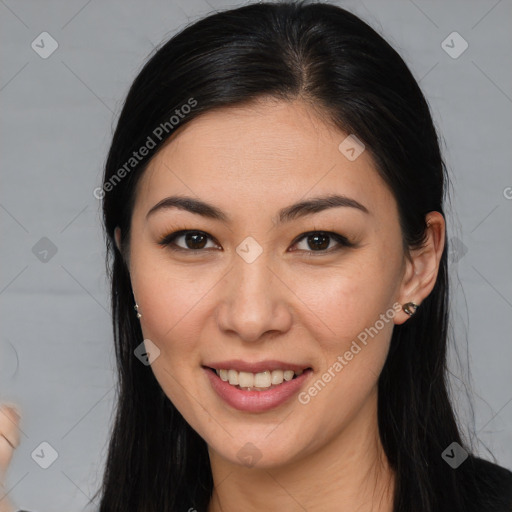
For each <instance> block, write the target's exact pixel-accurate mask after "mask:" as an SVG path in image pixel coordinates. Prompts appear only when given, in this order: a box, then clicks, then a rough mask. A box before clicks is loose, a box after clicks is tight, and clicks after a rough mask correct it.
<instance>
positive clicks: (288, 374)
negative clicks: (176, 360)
mask: <svg viewBox="0 0 512 512" xmlns="http://www.w3.org/2000/svg"><path fill="white" fill-rule="evenodd" d="M293 375H294V371H293V370H285V372H284V375H283V376H284V380H292V379H293Z"/></svg>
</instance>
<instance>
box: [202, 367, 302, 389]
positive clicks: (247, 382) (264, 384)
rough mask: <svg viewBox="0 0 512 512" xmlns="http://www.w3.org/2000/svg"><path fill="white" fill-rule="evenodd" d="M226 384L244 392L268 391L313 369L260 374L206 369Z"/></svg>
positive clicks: (278, 370) (267, 371) (263, 372)
mask: <svg viewBox="0 0 512 512" xmlns="http://www.w3.org/2000/svg"><path fill="white" fill-rule="evenodd" d="M206 368H208V369H209V370H211V371H212V372H214V373H215V374H217V376H218V377H219V378H220V379H221V380H222V381H224V382H226V383H228V384H230V385H231V386H233V387H234V388H236V389H241V390H244V391H267V390H270V389H273V388H276V387H278V386H280V385H281V384H282V383H283V382H289V381H291V380H294V379H296V378H297V377H299V376H300V375H302V374H303V373H304V372H306V371H309V370H311V368H309V367H308V368H304V369H303V370H295V371H294V370H280V369H277V370H272V371H270V370H265V371H262V372H258V373H252V372H244V371H240V372H239V371H237V370H234V369H231V368H230V369H225V368H221V369H215V368H211V367H206Z"/></svg>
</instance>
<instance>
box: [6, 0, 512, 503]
mask: <svg viewBox="0 0 512 512" xmlns="http://www.w3.org/2000/svg"><path fill="white" fill-rule="evenodd" d="M239 5H242V3H235V2H222V1H220V0H219V1H215V0H209V4H208V3H206V2H205V1H203V0H172V1H163V0H159V1H151V2H143V1H134V0H130V1H125V2H121V1H114V0H108V1H104V2H100V1H99V0H89V1H86V0H72V1H67V2H64V1H62V0H61V1H44V2H43V1H41V0H33V1H27V0H18V1H15V0H0V49H1V50H0V51H1V52H2V55H1V63H2V65H1V77H0V101H1V112H2V116H1V130H2V132H1V163H2V175H1V179H2V181H1V190H0V221H1V240H2V244H1V267H0V301H1V304H0V315H1V324H0V325H1V334H0V361H1V366H0V401H8V402H14V403H16V404H18V405H19V406H20V407H21V410H22V413H23V417H22V424H21V426H22V431H23V432H22V443H21V445H20V447H19V448H18V450H17V451H16V454H15V457H14V460H13V463H12V465H11V470H10V473H9V478H8V488H13V490H12V491H11V496H12V497H13V499H14V500H15V501H16V502H17V504H18V505H19V506H22V507H26V508H29V509H30V508H31V509H34V510H38V511H42V512H44V511H55V512H64V511H65V512H69V511H79V510H83V508H84V505H85V503H86V502H87V497H88V496H92V494H93V492H94V491H95V490H96V488H97V485H99V482H100V478H101V474H102V470H103V464H104V458H105V455H106V443H107V433H108V426H109V422H110V421H111V411H112V407H113V399H114V382H115V380H114V379H115V376H114V373H113V364H114V358H113V345H112V339H111V332H110V331H111V327H110V314H109V302H108V300H109V299H108V288H107V282H106V278H105V272H104V248H103V239H102V233H101V229H100V215H99V207H100V202H99V201H98V200H97V199H95V197H94V196H93V190H94V188H95V187H97V186H98V185H99V184H100V179H101V178H100V177H101V171H102V165H103V162H104V159H105V156H106V152H107V149H108V146H109V143H110V137H111V134H112V127H113V125H114V120H115V119H116V117H117V114H118V113H119V110H120V106H121V102H122V100H123V99H124V96H125V94H126V92H127V90H128V87H129V85H130V84H131V82H132V80H133V79H134V78H135V75H136V72H137V71H138V70H139V69H140V67H141V66H142V64H143V62H144V61H145V59H146V57H147V55H148V54H149V53H150V51H151V50H152V49H153V46H154V45H156V44H158V43H160V41H161V40H162V39H164V38H168V37H169V36H170V35H172V34H173V33H175V32H176V31H177V30H179V29H180V28H183V27H184V26H185V25H186V24H187V23H188V22H189V21H192V20H195V19H197V17H198V16H201V15H205V14H207V13H208V12H211V11H212V10H215V9H223V8H227V7H231V6H239ZM338 5H341V6H344V7H346V8H348V9H349V10H351V11H352V12H354V13H356V14H358V15H359V16H361V17H362V18H363V19H364V20H365V21H367V22H368V23H369V24H370V25H371V26H373V27H374V28H375V29H376V30H377V31H379V32H380V33H381V34H383V35H384V37H385V38H386V39H387V40H388V41H389V42H390V43H391V44H392V45H393V46H394V47H395V48H396V49H397V50H398V51H399V53H400V54H401V55H402V57H403V58H404V60H405V61H406V62H407V64H408V65H409V66H410V68H411V70H412V72H413V74H414V75H415V77H416V78H417V79H418V80H419V81H420V86H421V87H422V89H423V91H424V93H425V95H426V97H427V100H428V101H429V103H430V105H431V108H432V112H433V115H434V117H435V121H436V124H437V126H438V128H439V130H440V132H441V135H442V138H443V140H444V143H443V144H444V147H443V150H444V155H445V159H446V162H447V165H448V168H449V170H450V172H451V175H452V180H453V185H454V186H453V196H452V205H453V211H452V210H450V211H449V212H448V213H449V237H450V238H452V242H453V241H454V240H453V237H456V239H457V240H456V241H455V244H454V245H456V246H457V249H456V250H455V251H454V252H452V254H451V259H452V263H453V265H452V283H453V288H452V289H453V292H454V305H453V309H454V311H453V330H454V333H455V335H456V338H457V346H458V353H459V357H458V358H457V357H451V368H452V372H453V374H454V379H453V386H454V391H455V393H456V396H457V404H458V408H459V413H460V416H461V419H462V420H463V421H466V420H472V421H474V429H475V431H476V432H477V433H478V440H476V439H475V440H474V441H475V449H476V450H477V451H478V452H479V453H480V454H481V455H483V456H485V457H488V454H487V452H486V449H485V447H488V448H489V449H490V450H492V452H493V453H494V454H495V456H496V458H497V461H498V462H499V463H500V464H502V465H504V466H506V467H508V468H510V469H512V372H511V370H510V366H511V363H512V344H511V343H510V341H511V335H510V333H511V331H512V268H511V262H512V258H511V257H510V256H511V254H512V215H511V213H512V200H511V199H508V198H510V197H512V189H510V188H507V187H512V173H511V161H512V144H511V143H512V115H511V114H512V79H511V78H512V66H511V65H510V55H511V49H512V35H511V31H510V26H511V21H512V2H511V1H510V0H501V1H496V0H492V1H491V0H489V1H487V0H480V1H476V0H473V1H467V0H460V1H453V0H451V1H441V0H440V1H420V0H416V1H415V2H412V1H407V0H403V1H396V0H395V1H386V2H383V1H382V0H380V1H379V0H365V1H364V2H353V1H352V2H338ZM44 31H46V32H48V33H50V34H51V36H52V37H53V38H54V39H55V40H56V41H57V42H58V45H59V46H58V49H57V50H56V51H55V52H54V53H53V54H52V55H51V56H50V57H49V58H47V59H43V58H41V57H40V56H39V54H38V53H36V52H35V51H34V50H33V49H32V48H31V43H32V41H34V40H36V42H37V41H40V38H38V36H39V34H41V33H42V32H44ZM453 31H457V32H458V33H459V34H460V35H461V36H462V37H463V38H464V39H465V40H466V41H467V43H468V44H469V47H468V48H467V50H466V51H465V52H464V53H462V54H461V55H460V56H459V57H458V58H452V57H451V56H450V55H449V54H448V53H447V52H446V51H445V50H444V49H443V47H442V42H443V41H444V40H445V39H446V38H447V36H448V35H449V34H451V33H452V32H453ZM447 41H448V42H447V43H445V44H449V45H450V46H453V47H454V48H453V49H452V50H451V51H452V52H453V51H457V50H460V48H461V46H460V43H461V41H460V40H459V41H457V40H454V42H453V43H451V42H450V39H448V40H447ZM46 48H48V44H47V45H46ZM507 197H508V198H507ZM453 212H456V213H453ZM42 237H47V238H48V239H49V240H51V242H52V244H54V246H55V248H56V249H57V252H56V253H55V254H54V255H52V252H51V251H50V252H49V253H48V254H45V253H44V252H42V253H39V254H37V253H38V251H41V250H42V249H41V246H39V245H37V246H36V244H37V243H38V241H39V240H40V239H41V238H42ZM44 243H46V244H48V242H39V244H44ZM34 246H36V249H33V248H34ZM43 249H44V247H43ZM34 253H36V254H34ZM37 256H38V257H37ZM41 258H42V259H43V261H41ZM45 258H46V261H44V259H45ZM466 346H468V347H469V355H468V354H467V353H466ZM454 355H456V354H455V352H454V353H452V356H454ZM470 377H471V378H472V380H470ZM464 383H469V384H471V389H472V403H473V405H474V418H473V419H472V418H471V409H470V407H469V405H470V403H469V402H468V400H467V398H466V390H465V387H464ZM44 441H46V442H48V443H50V445H51V446H52V447H53V448H54V449H55V450H56V451H57V452H58V458H57V460H56V461H55V462H54V463H53V464H52V465H51V466H50V467H49V468H48V469H46V470H44V469H42V468H41V467H39V466H38V465H37V464H36V463H35V462H34V460H33V459H32V457H31V454H32V453H33V452H34V450H36V448H38V447H39V445H40V443H41V442H44ZM46 453H48V452H46Z"/></svg>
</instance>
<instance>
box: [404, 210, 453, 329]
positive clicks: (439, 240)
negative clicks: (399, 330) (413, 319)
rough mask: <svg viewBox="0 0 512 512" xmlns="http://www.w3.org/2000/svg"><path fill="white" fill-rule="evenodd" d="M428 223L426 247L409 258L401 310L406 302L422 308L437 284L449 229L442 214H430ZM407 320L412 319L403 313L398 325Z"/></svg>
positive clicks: (424, 245)
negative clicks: (447, 229)
mask: <svg viewBox="0 0 512 512" xmlns="http://www.w3.org/2000/svg"><path fill="white" fill-rule="evenodd" d="M425 221H426V224H427V229H426V232H425V243H424V244H423V245H422V246H421V247H419V248H417V249H411V251H410V253H409V254H408V255H407V260H406V263H405V271H404V274H403V278H402V285H401V287H400V296H399V299H398V300H399V302H400V304H401V305H402V307H403V305H404V304H405V303H407V302H414V303H415V304H418V305H419V306H421V303H422V302H423V300H424V299H425V298H426V297H428V295H429V294H430V292H431V291H432V290H433V288H434V285H435V284H436V279H437V274H438V272H439V262H440V261H441V256H442V254H443V250H444V243H445V233H446V225H445V220H444V217H443V216H442V214H441V213H439V212H429V213H428V214H427V215H426V217H425ZM408 318H409V315H408V314H407V313H405V312H404V311H403V310H402V311H400V312H399V313H397V314H396V315H395V324H397V325H400V324H403V323H404V322H405V321H406V320H407V319H408Z"/></svg>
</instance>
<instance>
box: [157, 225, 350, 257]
mask: <svg viewBox="0 0 512 512" xmlns="http://www.w3.org/2000/svg"><path fill="white" fill-rule="evenodd" d="M187 233H196V234H201V235H206V237H207V238H209V239H210V240H211V241H214V242H215V243H217V244H218V242H217V241H216V240H215V239H214V238H213V237H211V236H210V235H208V233H205V232H204V231H199V230H195V229H181V230H179V231H174V232H173V233H169V234H167V235H164V236H163V237H161V238H160V240H158V244H159V245H161V246H163V247H167V248H169V249H171V250H172V251H178V252H188V253H192V254H198V253H200V252H204V251H206V250H208V249H184V248H183V247H179V246H177V245H176V244H175V243H174V240H175V239H176V238H178V237H180V236H184V235H186V234H187ZM312 235H325V236H328V237H330V238H332V239H334V240H335V241H336V242H338V244H339V246H338V247H335V248H329V249H325V250H318V251H307V250H306V251H304V250H299V252H305V253H308V254H309V255H311V256H315V255H321V254H330V253H332V252H336V251H339V250H341V249H343V248H346V247H355V245H356V244H354V243H352V242H349V240H348V239H347V238H345V237H344V236H343V235H340V234H339V233H334V232H332V231H308V232H307V233H303V234H301V235H300V236H299V237H297V238H296V239H295V241H294V242H293V245H296V244H297V243H299V242H300V241H302V240H303V239H304V238H307V237H308V236H312ZM218 245H220V244H218Z"/></svg>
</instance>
